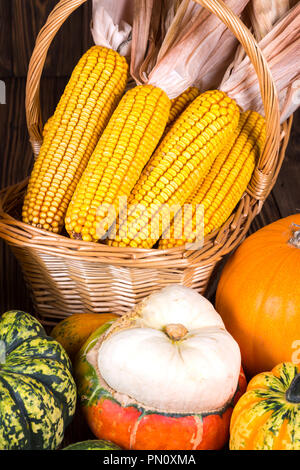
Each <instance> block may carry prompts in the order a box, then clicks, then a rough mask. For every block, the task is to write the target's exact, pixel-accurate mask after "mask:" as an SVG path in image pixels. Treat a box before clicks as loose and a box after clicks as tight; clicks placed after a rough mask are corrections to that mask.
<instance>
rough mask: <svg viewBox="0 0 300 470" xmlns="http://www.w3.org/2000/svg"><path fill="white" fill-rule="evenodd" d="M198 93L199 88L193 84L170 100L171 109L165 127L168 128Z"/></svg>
mask: <svg viewBox="0 0 300 470" xmlns="http://www.w3.org/2000/svg"><path fill="white" fill-rule="evenodd" d="M199 94H200V90H199V89H198V88H196V87H195V86H191V87H189V88H187V89H186V90H185V91H184V92H183V93H181V95H179V96H177V98H174V99H173V100H171V109H170V114H169V119H168V122H167V126H166V129H169V128H170V126H171V125H172V124H173V123H174V122H175V121H176V119H177V118H178V117H179V116H180V114H181V113H182V112H183V111H184V110H185V109H186V108H187V107H188V106H189V104H191V102H192V101H194V99H195V98H197V96H199Z"/></svg>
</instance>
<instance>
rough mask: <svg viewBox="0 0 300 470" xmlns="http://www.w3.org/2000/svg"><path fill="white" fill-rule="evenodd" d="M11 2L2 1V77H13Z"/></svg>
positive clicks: (0, 43) (0, 32) (0, 19)
mask: <svg viewBox="0 0 300 470" xmlns="http://www.w3.org/2000/svg"><path fill="white" fill-rule="evenodd" d="M11 12H12V10H11V2H10V1H7V0H0V77H1V78H4V77H10V76H11V75H12V34H11V23H12V14H11Z"/></svg>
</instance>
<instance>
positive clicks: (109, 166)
mask: <svg viewBox="0 0 300 470" xmlns="http://www.w3.org/2000/svg"><path fill="white" fill-rule="evenodd" d="M170 105H171V102H170V100H169V98H168V97H167V95H166V94H165V92H164V91H162V90H161V89H160V88H156V87H153V86H152V85H141V86H137V87H135V88H133V89H131V90H129V91H127V93H126V94H125V95H124V96H123V98H122V100H121V101H120V103H119V105H118V107H117V109H116V110H115V112H114V113H113V115H112V117H111V119H110V121H109V123H108V125H107V127H106V129H105V131H104V133H103V135H102V137H101V138H100V140H99V142H98V145H97V147H96V149H95V151H94V153H93V155H92V156H91V158H90V161H89V163H88V166H87V168H86V170H85V172H84V173H83V175H82V177H81V179H80V182H79V184H78V185H77V188H76V191H75V193H74V196H73V197H72V200H71V203H70V205H69V208H68V211H67V216H66V220H65V225H66V229H67V231H68V233H69V235H70V237H71V238H78V239H82V240H84V241H98V240H99V239H101V238H103V237H104V236H105V234H106V232H107V231H108V229H109V228H110V226H111V225H112V224H113V223H114V222H115V219H116V215H117V214H118V212H119V204H120V200H119V198H120V197H121V198H124V197H126V198H127V197H129V195H130V193H131V191H132V188H133V187H134V185H135V183H136V182H137V180H138V178H139V176H140V174H141V172H142V170H143V168H144V166H145V165H146V163H147V162H148V160H149V158H150V157H151V155H152V153H153V151H154V150H155V148H156V146H157V144H158V142H159V139H160V138H161V136H162V133H163V131H164V129H165V126H166V122H167V119H168V116H169V111H170ZM80 211H81V212H82V213H83V214H84V216H83V217H82V218H81V219H79V217H78V213H79V212H80ZM88 217H89V219H88ZM87 221H88V222H89V224H87ZM90 222H92V227H93V228H92V229H91V228H90Z"/></svg>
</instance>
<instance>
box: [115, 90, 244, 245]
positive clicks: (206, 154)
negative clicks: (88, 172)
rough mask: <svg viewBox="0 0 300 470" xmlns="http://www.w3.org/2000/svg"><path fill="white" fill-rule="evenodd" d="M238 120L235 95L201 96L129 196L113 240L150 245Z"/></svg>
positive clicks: (214, 92)
mask: <svg viewBox="0 0 300 470" xmlns="http://www.w3.org/2000/svg"><path fill="white" fill-rule="evenodd" d="M238 121H239V110H238V106H237V104H236V103H235V101H233V100H231V99H230V98H228V97H227V95H226V94H225V93H223V92H222V91H218V90H214V91H208V92H205V93H203V94H202V95H200V96H198V97H197V98H196V99H195V100H194V101H193V102H192V103H191V104H190V105H189V106H188V108H187V109H186V110H185V111H184V112H183V113H182V114H181V115H180V117H179V118H178V119H177V120H176V122H175V123H174V125H173V126H172V127H171V129H170V131H169V132H168V134H167V135H166V136H165V138H164V139H163V140H162V142H161V144H160V145H159V147H158V148H157V150H156V151H155V153H154V154H153V156H152V157H151V159H150V161H149V163H148V164H147V165H146V167H145V169H144V170H143V172H142V174H141V177H140V178H139V180H138V182H137V184H136V185H135V187H134V189H133V191H132V195H131V197H130V199H129V201H128V217H127V221H126V220H125V222H122V220H121V221H119V223H118V224H117V226H116V230H115V232H114V233H113V235H110V238H109V239H108V240H107V243H108V244H109V245H112V246H120V247H122V246H132V247H142V248H151V247H152V246H153V245H154V244H155V243H156V241H157V240H158V239H159V238H160V236H161V234H162V233H163V232H164V230H165V228H166V227H168V226H169V223H170V220H171V218H172V217H173V216H174V213H175V212H176V208H177V209H178V207H181V206H182V205H183V204H184V202H185V201H186V199H187V198H188V197H189V196H190V194H192V192H193V191H194V189H195V188H196V187H197V185H198V183H199V181H200V179H201V178H203V177H204V176H205V175H206V174H207V172H208V170H209V168H210V166H211V164H212V162H213V161H214V159H215V158H216V156H217V155H218V153H219V152H220V151H221V150H222V149H223V147H224V146H225V145H226V142H227V140H228V139H229V138H230V136H231V135H232V133H233V132H234V131H235V129H236V127H237V125H238Z"/></svg>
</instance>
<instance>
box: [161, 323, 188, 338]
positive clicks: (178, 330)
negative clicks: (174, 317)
mask: <svg viewBox="0 0 300 470" xmlns="http://www.w3.org/2000/svg"><path fill="white" fill-rule="evenodd" d="M164 331H165V333H166V334H167V335H168V336H169V338H170V339H172V340H173V341H179V340H180V339H182V338H183V337H184V336H185V335H186V334H187V333H188V330H187V329H186V327H185V326H183V325H182V324H181V323H170V324H169V325H167V326H166V327H165V328H164Z"/></svg>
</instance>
